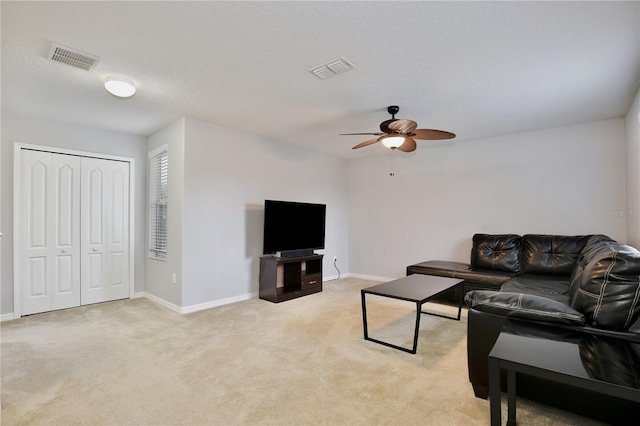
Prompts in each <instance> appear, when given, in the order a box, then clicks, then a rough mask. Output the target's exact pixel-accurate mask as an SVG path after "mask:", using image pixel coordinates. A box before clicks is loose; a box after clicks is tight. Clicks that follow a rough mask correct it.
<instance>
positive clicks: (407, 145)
mask: <svg viewBox="0 0 640 426" xmlns="http://www.w3.org/2000/svg"><path fill="white" fill-rule="evenodd" d="M416 147H417V145H416V141H414V140H413V139H411V138H405V141H404V143H403V144H402V145H400V146H399V147H397V148H396V149H399V150H400V151H403V152H411V151H415V150H416Z"/></svg>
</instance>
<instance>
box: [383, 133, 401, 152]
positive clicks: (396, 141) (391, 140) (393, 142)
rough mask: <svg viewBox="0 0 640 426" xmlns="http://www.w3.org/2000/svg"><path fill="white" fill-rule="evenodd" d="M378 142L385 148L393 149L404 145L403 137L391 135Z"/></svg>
mask: <svg viewBox="0 0 640 426" xmlns="http://www.w3.org/2000/svg"><path fill="white" fill-rule="evenodd" d="M380 141H381V142H382V143H383V144H384V146H386V147H387V148H391V149H395V148H397V147H399V146H400V145H402V144H403V143H404V141H405V136H402V135H398V134H391V135H388V136H383V137H381V138H380Z"/></svg>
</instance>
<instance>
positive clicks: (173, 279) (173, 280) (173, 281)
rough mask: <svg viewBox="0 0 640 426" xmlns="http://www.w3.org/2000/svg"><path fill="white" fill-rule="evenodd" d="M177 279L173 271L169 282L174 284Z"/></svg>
mask: <svg viewBox="0 0 640 426" xmlns="http://www.w3.org/2000/svg"><path fill="white" fill-rule="evenodd" d="M177 281H178V280H177V278H176V273H175V272H174V273H173V274H171V282H172V283H174V284H175V283H176V282H177Z"/></svg>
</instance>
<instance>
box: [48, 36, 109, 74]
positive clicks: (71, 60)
mask: <svg viewBox="0 0 640 426" xmlns="http://www.w3.org/2000/svg"><path fill="white" fill-rule="evenodd" d="M47 59H49V60H51V61H53V62H60V63H63V64H67V65H71V66H72V67H76V68H80V69H83V70H86V71H91V70H92V69H93V68H94V67H95V66H96V65H97V64H98V61H99V60H100V58H98V57H97V56H93V55H88V54H86V53H83V52H80V51H78V50H74V49H70V48H68V47H64V46H60V45H59V44H55V43H51V47H50V48H49V54H48V55H47Z"/></svg>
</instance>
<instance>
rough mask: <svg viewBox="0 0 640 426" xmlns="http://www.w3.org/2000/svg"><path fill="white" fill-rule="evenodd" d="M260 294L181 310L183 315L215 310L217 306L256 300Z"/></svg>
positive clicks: (246, 295) (245, 295)
mask: <svg viewBox="0 0 640 426" xmlns="http://www.w3.org/2000/svg"><path fill="white" fill-rule="evenodd" d="M256 297H258V292H254V293H247V294H241V295H240V296H233V297H227V298H225V299H219V300H212V301H211V302H206V303H199V304H197V305H191V306H185V307H184V308H181V309H180V313H181V314H190V313H192V312H198V311H203V310H205V309H211V308H215V307H216V306H222V305H228V304H230V303H235V302H241V301H243V300H249V299H255V298H256Z"/></svg>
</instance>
